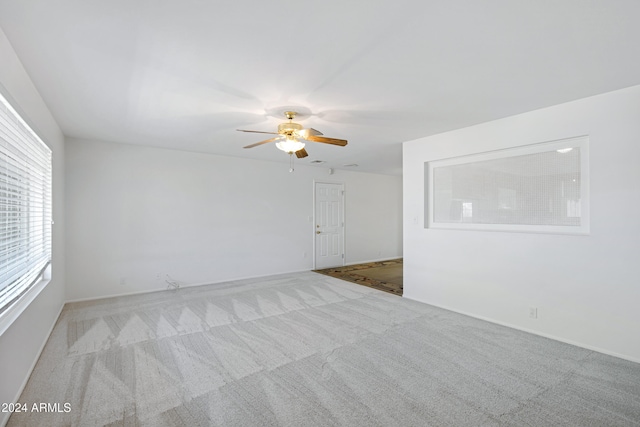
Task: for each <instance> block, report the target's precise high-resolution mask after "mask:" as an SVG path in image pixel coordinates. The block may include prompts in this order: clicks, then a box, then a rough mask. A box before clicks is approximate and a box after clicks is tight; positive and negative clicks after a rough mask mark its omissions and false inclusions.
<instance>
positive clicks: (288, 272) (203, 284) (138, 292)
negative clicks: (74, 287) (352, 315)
mask: <svg viewBox="0 0 640 427" xmlns="http://www.w3.org/2000/svg"><path fill="white" fill-rule="evenodd" d="M305 271H311V270H308V269H304V270H292V271H285V272H282V273H273V274H268V275H261V274H258V275H254V276H240V277H234V278H230V279H222V280H215V281H212V282H200V283H189V284H187V285H180V289H182V288H192V287H195V286H206V285H217V284H219V283H228V282H237V281H239V280H250V279H258V278H260V277H264V278H267V277H273V276H281V275H283V274H293V273H302V272H305ZM170 290H171V289H168V288H166V287H163V288H161V289H147V290H142V291H134V292H123V293H119V294H110V295H102V296H97V297H88V298H77V299H71V300H67V301H65V304H67V303H74V302H85V301H95V300H100V299H105V298H118V297H127V296H131V295H141V294H151V293H154V292H163V291H170Z"/></svg>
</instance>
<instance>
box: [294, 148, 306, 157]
mask: <svg viewBox="0 0 640 427" xmlns="http://www.w3.org/2000/svg"><path fill="white" fill-rule="evenodd" d="M308 155H309V153H307V150H305V149H304V148H302V149H300V150H298V151H296V157H297V158H299V159H302V158H305V157H307V156H308Z"/></svg>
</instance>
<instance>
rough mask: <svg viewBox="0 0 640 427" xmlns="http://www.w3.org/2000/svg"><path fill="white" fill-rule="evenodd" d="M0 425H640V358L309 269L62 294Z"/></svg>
mask: <svg viewBox="0 0 640 427" xmlns="http://www.w3.org/2000/svg"><path fill="white" fill-rule="evenodd" d="M20 402H25V403H27V405H28V406H29V407H31V405H32V404H33V403H34V402H36V403H38V402H40V403H42V402H47V403H60V407H61V408H64V406H63V405H64V403H68V404H69V408H70V411H69V412H64V410H63V411H61V412H40V413H38V412H26V413H16V414H14V415H13V416H12V417H11V419H10V421H9V424H8V425H9V426H69V425H71V426H102V425H109V426H154V427H158V426H208V425H220V426H429V425H431V426H498V425H504V426H638V425H640V365H639V364H635V363H632V362H627V361H624V360H620V359H617V358H613V357H609V356H605V355H602V354H599V353H595V352H592V351H589V350H585V349H581V348H577V347H573V346H570V345H566V344H562V343H559V342H556V341H552V340H548V339H545V338H541V337H537V336H533V335H530V334H526V333H523V332H519V331H516V330H512V329H509V328H505V327H501V326H497V325H494V324H490V323H486V322H483V321H480V320H476V319H472V318H469V317H466V316H462V315H458V314H455V313H451V312H448V311H445V310H441V309H437V308H434V307H431V306H429V305H425V304H420V303H417V302H414V301H410V300H407V299H403V298H398V297H397V296H394V295H390V294H387V293H384V292H381V291H377V290H374V289H371V288H367V287H363V286H358V285H355V284H352V283H348V282H344V281H341V280H339V279H335V278H332V277H328V276H324V275H319V274H315V273H312V272H308V273H298V274H289V275H281V276H275V277H269V278H264V279H261V280H245V281H238V282H231V283H225V284H218V285H210V286H203V287H197V288H188V289H180V290H178V291H175V292H173V291H166V292H159V293H154V294H147V295H138V296H132V297H123V298H114V299H105V300H100V301H94V302H87V303H75V304H69V305H67V306H66V307H65V309H64V310H63V313H62V315H61V318H60V319H59V321H58V323H57V325H56V327H55V329H54V331H53V333H52V335H51V338H50V339H49V342H48V343H47V345H46V347H45V349H44V352H43V354H42V356H41V358H40V360H39V362H38V364H37V365H36V368H35V370H34V372H33V375H32V376H31V378H30V380H29V382H28V384H27V386H26V388H25V390H24V393H23V395H22V396H21V398H20Z"/></svg>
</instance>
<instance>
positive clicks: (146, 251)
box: [66, 140, 402, 300]
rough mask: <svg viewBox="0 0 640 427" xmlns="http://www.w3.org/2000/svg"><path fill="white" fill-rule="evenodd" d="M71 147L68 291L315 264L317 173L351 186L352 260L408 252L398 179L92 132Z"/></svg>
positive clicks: (122, 289) (91, 293)
mask: <svg viewBox="0 0 640 427" xmlns="http://www.w3.org/2000/svg"><path fill="white" fill-rule="evenodd" d="M273 149H275V147H273ZM66 155H67V156H66V172H67V175H66V183H67V188H66V192H67V193H66V195H67V206H68V208H67V224H68V227H67V234H66V236H67V251H68V257H67V277H68V287H67V292H68V293H67V298H68V300H77V299H85V298H96V297H102V296H108V295H117V294H127V293H133V292H143V291H151V290H161V289H165V288H166V286H167V285H166V283H165V282H164V280H165V278H166V275H167V274H169V275H170V276H171V277H172V278H174V279H175V280H177V281H179V282H181V283H183V284H185V285H191V284H202V283H213V282H219V281H225V280H232V279H238V278H245V277H254V276H264V275H271V274H277V273H283V272H291V271H300V270H310V269H312V266H313V232H314V224H313V223H312V222H311V218H312V217H313V182H314V179H315V180H321V181H330V182H344V183H345V189H346V223H347V225H346V242H347V246H346V260H347V263H357V262H363V261H370V260H376V259H389V258H394V257H399V256H402V212H401V209H402V180H401V177H398V176H386V175H375V174H365V173H357V172H341V171H336V173H335V174H334V175H329V174H328V169H326V168H316V167H310V166H304V165H302V164H301V162H298V165H297V166H296V170H295V172H293V173H289V167H288V165H287V164H284V163H275V162H265V161H256V160H247V159H240V158H233V157H223V156H216V155H209V154H199V153H192V152H184V151H173V150H167V149H160V148H150V147H142V146H135V145H125V144H115V143H105V142H96V141H86V140H68V141H67V150H66ZM283 155H285V154H284V153H283ZM158 274H160V278H161V280H158Z"/></svg>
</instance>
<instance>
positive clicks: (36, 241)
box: [0, 95, 51, 314]
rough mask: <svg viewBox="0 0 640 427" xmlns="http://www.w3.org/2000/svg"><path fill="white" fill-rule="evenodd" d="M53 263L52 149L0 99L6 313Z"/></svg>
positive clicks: (0, 283) (0, 267) (2, 302)
mask: <svg viewBox="0 0 640 427" xmlns="http://www.w3.org/2000/svg"><path fill="white" fill-rule="evenodd" d="M50 262H51V150H50V149H49V148H48V147H47V146H46V145H45V144H44V142H42V140H41V139H40V138H39V137H38V136H37V135H36V133H35V132H34V131H33V130H32V129H31V128H30V127H29V126H28V125H27V123H26V122H25V121H24V120H23V119H22V118H21V117H20V115H19V114H18V113H17V112H16V111H15V110H14V109H13V108H12V107H11V105H10V104H9V103H8V102H7V100H6V99H5V98H4V97H3V96H1V95H0V314H1V313H2V312H3V311H4V310H6V309H7V308H8V307H10V306H11V304H12V303H14V302H15V301H17V300H18V299H19V298H20V297H21V296H22V295H24V294H25V293H26V292H27V291H28V290H29V288H30V287H31V286H32V285H34V284H35V283H37V282H38V281H39V280H40V279H41V276H42V275H43V273H44V272H45V270H46V268H47V266H48V265H49V263H50Z"/></svg>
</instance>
